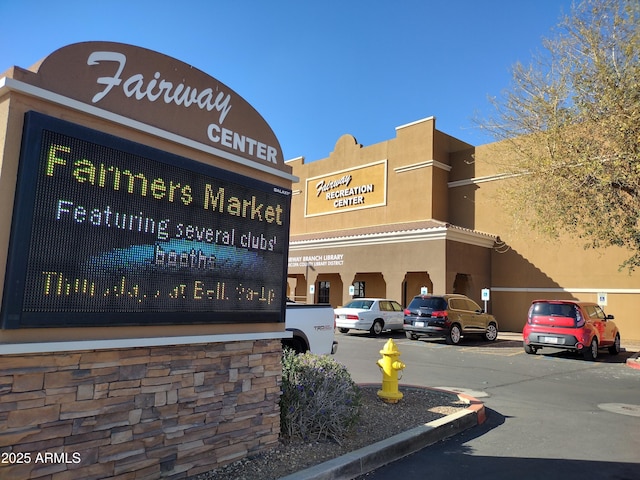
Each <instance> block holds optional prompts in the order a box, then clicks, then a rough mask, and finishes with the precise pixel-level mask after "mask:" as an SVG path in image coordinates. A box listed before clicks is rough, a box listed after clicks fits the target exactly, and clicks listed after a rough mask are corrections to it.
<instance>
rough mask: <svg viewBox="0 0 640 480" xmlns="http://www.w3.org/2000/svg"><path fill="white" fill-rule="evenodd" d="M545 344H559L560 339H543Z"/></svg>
mask: <svg viewBox="0 0 640 480" xmlns="http://www.w3.org/2000/svg"><path fill="white" fill-rule="evenodd" d="M542 341H543V342H544V343H558V337H542Z"/></svg>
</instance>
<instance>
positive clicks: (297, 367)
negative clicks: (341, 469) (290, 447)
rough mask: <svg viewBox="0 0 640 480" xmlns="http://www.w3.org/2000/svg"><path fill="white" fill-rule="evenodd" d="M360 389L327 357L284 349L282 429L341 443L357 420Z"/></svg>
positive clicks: (341, 366)
mask: <svg viewBox="0 0 640 480" xmlns="http://www.w3.org/2000/svg"><path fill="white" fill-rule="evenodd" d="M360 404H361V397H360V389H359V388H358V386H357V385H356V384H355V383H354V382H353V380H352V379H351V375H350V374H349V372H348V371H347V369H346V368H345V367H344V366H343V365H340V364H339V363H338V362H336V361H335V360H333V359H332V358H331V357H328V356H320V355H313V354H311V353H304V354H298V355H296V353H295V352H294V351H293V350H290V349H285V350H284V356H283V359H282V397H281V398H280V429H281V432H282V434H283V435H284V436H286V437H290V438H291V437H300V438H303V439H305V440H320V439H331V440H334V441H336V442H338V443H341V440H342V439H343V438H344V437H345V436H346V435H347V434H348V433H349V431H350V430H351V428H352V427H353V426H354V425H355V424H356V422H357V420H358V415H359V410H360Z"/></svg>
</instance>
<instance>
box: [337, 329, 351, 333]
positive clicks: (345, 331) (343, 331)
mask: <svg viewBox="0 0 640 480" xmlns="http://www.w3.org/2000/svg"><path fill="white" fill-rule="evenodd" d="M338 330H339V331H340V333H347V332H348V331H349V329H348V328H339V329H338Z"/></svg>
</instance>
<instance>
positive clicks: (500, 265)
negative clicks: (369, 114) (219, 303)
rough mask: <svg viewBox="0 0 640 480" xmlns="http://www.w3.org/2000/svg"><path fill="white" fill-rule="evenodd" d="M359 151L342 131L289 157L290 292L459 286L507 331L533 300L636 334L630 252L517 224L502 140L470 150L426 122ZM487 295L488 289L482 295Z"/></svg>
mask: <svg viewBox="0 0 640 480" xmlns="http://www.w3.org/2000/svg"><path fill="white" fill-rule="evenodd" d="M395 130H396V133H395V137H394V138H391V139H389V140H387V141H383V142H380V143H377V144H374V145H367V146H363V145H360V144H358V142H357V140H356V138H354V137H353V136H352V135H350V134H345V135H343V136H342V137H340V138H339V139H338V141H337V143H336V144H335V147H334V150H333V151H332V152H331V153H330V155H329V157H328V158H325V159H321V160H317V161H310V162H306V161H305V159H304V157H299V158H295V159H292V160H289V161H288V162H287V163H288V164H289V165H290V166H291V167H292V173H293V175H294V176H296V177H298V178H299V181H298V182H297V183H294V184H293V196H292V206H291V235H290V247H289V267H288V294H289V296H290V297H291V298H292V299H295V300H296V301H300V302H307V303H325V302H327V303H330V304H331V305H333V306H334V307H337V306H340V305H343V304H345V303H347V302H348V301H349V300H350V299H351V298H352V297H356V296H369V297H387V298H391V299H394V300H397V301H398V302H400V303H401V304H403V305H407V304H408V303H409V301H410V300H411V298H412V297H413V296H414V295H417V294H420V293H421V292H423V291H425V290H426V291H428V292H429V293H463V294H466V295H468V296H469V297H471V298H473V299H474V300H476V301H477V302H478V303H479V304H481V305H483V304H484V299H486V297H487V289H488V296H489V300H488V301H487V302H486V305H487V310H488V311H489V312H491V313H493V314H494V315H495V316H496V317H497V319H498V321H499V323H500V327H501V329H502V330H504V331H516V332H520V331H522V327H523V325H524V322H525V321H526V314H527V310H528V307H529V305H530V304H531V301H532V300H533V299H536V298H574V299H579V300H584V301H594V302H599V303H600V304H601V305H603V307H604V309H605V311H606V312H607V313H611V314H613V315H615V317H616V322H617V323H618V325H619V327H620V329H621V332H622V336H623V338H628V339H631V338H633V339H640V318H638V312H639V311H640V276H639V274H638V273H637V272H635V273H629V272H628V271H627V270H620V269H619V266H620V265H621V263H622V262H623V261H624V259H625V258H626V257H625V255H626V254H627V252H625V251H624V250H621V249H613V248H610V249H605V250H594V249H585V248H583V245H582V243H581V242H580V241H579V240H576V239H573V238H569V237H567V238H560V239H556V240H551V239H548V238H545V237H542V236H540V235H538V234H536V233H535V232H531V231H528V230H526V229H525V228H522V227H521V225H520V222H518V220H517V217H516V218H515V219H514V217H513V214H512V212H510V211H509V210H508V209H507V208H506V207H504V206H503V197H502V196H501V195H500V194H501V192H502V191H503V190H504V187H505V186H506V182H509V178H508V176H507V175H505V173H504V171H501V170H500V168H499V167H498V162H496V161H495V155H496V153H495V151H496V145H497V144H488V145H483V146H478V147H476V146H473V145H470V144H468V143H465V142H463V141H461V140H459V139H457V138H454V137H452V136H450V135H447V134H446V133H444V132H441V131H439V130H438V129H437V128H436V119H435V118H434V117H429V118H426V119H423V120H419V121H416V122H412V123H409V124H406V125H402V126H398V127H396V129H395ZM483 290H484V295H483V293H482V292H483Z"/></svg>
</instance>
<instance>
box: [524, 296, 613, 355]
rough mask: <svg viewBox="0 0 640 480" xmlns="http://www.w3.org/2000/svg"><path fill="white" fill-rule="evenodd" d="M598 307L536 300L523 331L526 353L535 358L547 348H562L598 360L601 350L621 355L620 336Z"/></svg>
mask: <svg viewBox="0 0 640 480" xmlns="http://www.w3.org/2000/svg"><path fill="white" fill-rule="evenodd" d="M612 320H613V315H606V314H605V313H604V311H603V310H602V308H601V307H600V306H599V305H598V304H596V303H590V302H574V301H571V300H536V301H534V302H533V303H532V304H531V307H530V308H529V314H528V315H527V324H526V325H525V326H524V329H523V331H522V339H523V345H524V351H525V352H527V353H530V354H535V353H536V352H537V351H538V350H540V349H541V348H543V347H553V348H560V349H564V350H569V351H573V352H579V353H582V355H584V358H585V359H586V360H595V359H596V358H597V357H598V349H599V348H604V347H608V349H609V353H610V354H612V355H617V354H618V353H619V352H620V332H618V327H616V324H615V323H614V322H613V321H612Z"/></svg>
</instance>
